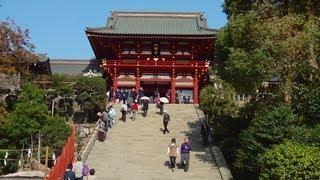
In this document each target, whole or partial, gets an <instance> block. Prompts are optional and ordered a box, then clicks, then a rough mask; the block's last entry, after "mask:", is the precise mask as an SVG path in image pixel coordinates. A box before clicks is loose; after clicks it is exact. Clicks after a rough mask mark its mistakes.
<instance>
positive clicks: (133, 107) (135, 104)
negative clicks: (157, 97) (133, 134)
mask: <svg viewBox="0 0 320 180" xmlns="http://www.w3.org/2000/svg"><path fill="white" fill-rule="evenodd" d="M131 110H132V120H133V121H134V120H136V116H137V112H138V110H139V105H138V101H137V100H134V102H133V103H132V105H131Z"/></svg>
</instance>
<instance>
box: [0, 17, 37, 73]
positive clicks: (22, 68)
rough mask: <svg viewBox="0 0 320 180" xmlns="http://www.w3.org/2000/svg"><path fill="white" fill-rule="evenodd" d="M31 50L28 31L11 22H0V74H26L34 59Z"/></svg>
mask: <svg viewBox="0 0 320 180" xmlns="http://www.w3.org/2000/svg"><path fill="white" fill-rule="evenodd" d="M33 49H34V46H33V45H32V44H31V43H30V37H29V31H28V30H23V29H21V28H20V27H19V26H17V25H16V24H15V23H14V22H13V21H5V22H0V73H5V74H14V73H21V74H22V75H23V74H25V73H27V72H28V66H29V64H30V63H32V62H34V61H35V59H36V56H35V54H34V53H33Z"/></svg>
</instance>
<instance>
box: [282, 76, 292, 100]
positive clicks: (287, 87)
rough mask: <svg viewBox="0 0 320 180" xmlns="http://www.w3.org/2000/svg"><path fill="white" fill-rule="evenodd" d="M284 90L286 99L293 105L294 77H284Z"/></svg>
mask: <svg viewBox="0 0 320 180" xmlns="http://www.w3.org/2000/svg"><path fill="white" fill-rule="evenodd" d="M283 83H284V84H283V86H284V87H283V90H284V101H285V102H286V103H287V104H288V105H290V106H291V103H292V89H293V80H292V77H286V78H284V82H283Z"/></svg>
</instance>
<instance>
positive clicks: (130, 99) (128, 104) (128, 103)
mask: <svg viewBox="0 0 320 180" xmlns="http://www.w3.org/2000/svg"><path fill="white" fill-rule="evenodd" d="M132 103H133V97H132V96H131V93H130V94H129V95H128V98H127V106H128V113H129V114H130V113H131V105H132Z"/></svg>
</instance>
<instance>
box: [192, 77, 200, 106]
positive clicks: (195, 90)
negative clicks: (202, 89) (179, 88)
mask: <svg viewBox="0 0 320 180" xmlns="http://www.w3.org/2000/svg"><path fill="white" fill-rule="evenodd" d="M198 83H199V81H198V78H194V81H193V104H199V87H198Z"/></svg>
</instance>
